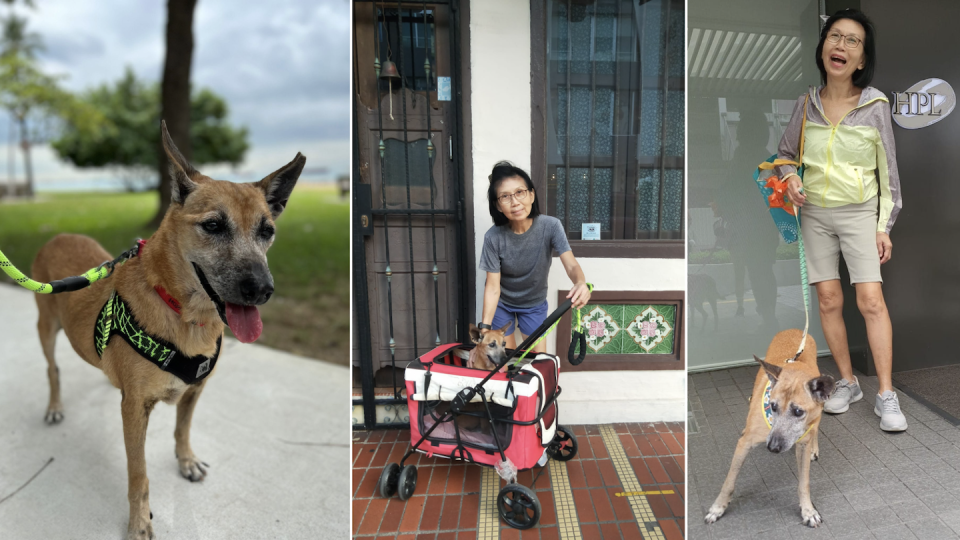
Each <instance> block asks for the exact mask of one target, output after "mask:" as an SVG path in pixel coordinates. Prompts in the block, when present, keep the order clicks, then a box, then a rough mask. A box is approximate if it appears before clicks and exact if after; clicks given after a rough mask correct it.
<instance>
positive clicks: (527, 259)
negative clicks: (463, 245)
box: [480, 214, 570, 308]
mask: <svg viewBox="0 0 960 540" xmlns="http://www.w3.org/2000/svg"><path fill="white" fill-rule="evenodd" d="M554 250H556V252H557V253H560V254H562V253H566V252H567V251H570V242H567V235H566V234H565V233H564V231H563V224H562V223H560V220H559V219H557V218H555V217H553V216H545V215H542V214H541V215H539V216H537V217H535V218H533V225H531V226H530V228H529V229H527V232H525V233H523V234H516V233H514V232H513V231H512V230H511V229H510V226H509V225H503V226H499V227H498V226H496V225H494V226H493V227H490V229H489V230H488V231H487V232H486V234H484V235H483V252H482V253H481V254H480V269H481V270H483V271H485V272H493V273H498V272H499V273H500V300H501V301H502V302H503V303H504V304H506V305H508V306H511V307H515V308H529V307H534V306H537V305H540V304H542V303H543V301H544V300H546V299H547V275H548V274H549V272H550V263H551V262H552V261H553V251H554Z"/></svg>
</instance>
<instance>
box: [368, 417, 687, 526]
mask: <svg viewBox="0 0 960 540" xmlns="http://www.w3.org/2000/svg"><path fill="white" fill-rule="evenodd" d="M570 428H571V429H572V430H573V433H574V434H575V435H576V437H577V443H578V446H579V451H578V454H577V456H576V457H575V458H573V459H572V460H570V461H567V462H560V461H554V460H550V462H549V464H548V465H547V466H546V467H543V468H537V469H534V470H533V471H524V472H521V473H520V475H519V477H518V482H519V483H521V484H523V485H525V486H528V487H531V488H532V489H534V491H535V492H536V494H537V498H538V499H539V500H540V505H541V508H542V514H541V518H540V523H539V525H538V526H536V527H533V528H531V529H528V530H526V531H522V532H521V531H518V530H516V529H512V528H510V527H509V526H507V525H506V523H504V522H503V521H502V520H501V519H500V516H499V515H498V514H497V510H496V498H497V494H498V492H499V490H500V488H501V487H502V486H504V485H506V484H505V482H503V481H502V480H500V479H499V477H498V476H497V473H496V472H495V471H494V470H493V469H492V468H490V467H482V466H480V465H472V464H465V463H463V462H459V461H458V462H453V463H451V462H450V461H449V460H448V459H444V458H438V457H433V458H428V457H426V456H425V455H423V454H419V453H418V454H416V455H415V456H412V457H411V458H410V459H409V460H408V461H407V463H408V464H409V463H413V464H415V465H416V466H417V474H418V478H417V488H416V492H415V494H414V496H413V497H411V498H410V499H409V500H407V501H401V500H400V499H399V498H398V497H396V496H394V497H392V498H390V499H383V498H381V497H380V495H379V494H377V493H376V486H377V481H378V480H379V478H380V473H381V472H382V471H383V467H384V466H385V465H386V464H387V463H393V462H399V461H400V458H401V457H403V453H404V452H405V451H406V450H407V449H408V448H409V446H410V432H409V430H402V431H401V430H379V431H358V432H355V433H354V444H353V497H354V499H353V532H354V535H355V537H356V538H363V539H371V538H376V539H387V538H390V539H396V540H465V539H474V538H482V539H484V540H486V539H497V538H504V539H507V538H509V539H521V538H522V539H525V540H526V539H541V540H548V539H551V540H552V539H564V540H569V539H574V538H586V539H589V540H594V539H599V538H602V539H604V540H610V539H628V540H633V539H640V538H641V530H642V531H643V532H642V538H645V539H658V540H683V532H682V531H683V529H684V499H685V498H686V492H685V486H684V472H683V466H684V457H683V454H684V439H685V437H684V434H683V424H682V423H670V424H664V423H657V424H612V425H600V426H597V425H589V426H570ZM641 527H642V529H641Z"/></svg>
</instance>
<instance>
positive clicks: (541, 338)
mask: <svg viewBox="0 0 960 540" xmlns="http://www.w3.org/2000/svg"><path fill="white" fill-rule="evenodd" d="M587 289H588V290H589V291H590V292H591V293H592V292H593V284H592V283H587ZM576 312H577V328H579V327H580V326H581V325H582V322H581V320H580V308H576ZM558 324H560V319H557V322H555V323H553V325H551V326H550V328H548V329H547V331H546V332H544V333H543V335H542V336H540V338H539V339H537V340H536V341H534V342H533V344H532V345H530V347H528V348H527V350H525V351H523V354H521V355H520V356H519V357H517V359H516V360H514V361H513V363H512V364H510V367H512V368H515V367H517V366H518V365H519V364H520V362H521V361H522V360H523V358H524V357H525V356H527V353H529V352H530V351H532V350H533V349H534V348H535V347H536V346H537V344H538V343H540V342H541V341H543V338H545V337H547V336H548V335H550V333H551V332H553V331H554V330H556V329H557V325H558ZM574 332H575V333H576V331H574ZM584 343H586V338H584ZM568 360H569V358H568ZM580 362H583V359H582V358H581V359H580V361H579V362H577V364H579V363H580ZM571 363H572V362H571ZM577 364H573V365H577Z"/></svg>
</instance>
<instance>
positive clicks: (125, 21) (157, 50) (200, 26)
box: [0, 0, 350, 188]
mask: <svg viewBox="0 0 960 540" xmlns="http://www.w3.org/2000/svg"><path fill="white" fill-rule="evenodd" d="M36 4H37V8H36V9H34V10H29V9H25V8H20V9H18V12H19V13H21V14H24V15H26V16H27V17H29V19H30V22H29V25H28V28H29V29H32V30H33V31H35V32H38V33H39V34H40V35H41V37H42V39H43V41H44V43H45V44H46V51H45V52H43V53H41V56H40V62H41V66H42V67H43V68H44V69H45V70H46V71H47V72H48V73H57V74H62V75H66V76H67V79H66V81H65V82H64V84H65V86H67V87H68V88H69V89H70V90H72V91H82V90H84V89H87V88H90V87H94V86H97V85H100V84H102V83H107V82H110V83H112V82H113V81H116V80H117V79H119V78H120V77H121V76H122V74H123V71H124V69H125V67H126V66H131V67H132V68H133V70H134V71H135V72H136V74H137V76H138V77H139V78H142V79H146V80H150V81H159V80H160V78H161V76H162V72H163V62H164V30H165V25H166V4H167V2H166V1H165V0H97V1H96V2H77V1H76V0H36ZM349 20H350V18H349V3H348V0H284V1H283V2H263V1H262V0H198V2H197V8H196V12H195V15H194V25H193V31H194V56H193V72H192V80H193V84H194V86H195V87H197V86H201V87H208V88H210V89H212V90H213V91H215V92H216V93H218V94H220V95H221V96H223V97H225V98H226V100H227V102H228V104H229V107H230V120H231V122H232V123H233V124H234V125H237V124H239V125H244V126H247V127H248V128H249V130H250V142H251V143H252V144H251V146H252V147H251V150H250V151H249V152H248V153H247V159H246V161H245V163H244V164H243V166H242V167H241V168H240V171H239V172H238V176H239V178H246V177H249V179H254V177H256V178H259V177H262V176H263V175H265V174H267V173H269V172H271V171H272V170H274V169H276V168H277V167H279V166H281V165H283V164H285V163H286V162H288V161H289V160H290V159H292V158H293V156H294V155H295V154H296V152H297V151H301V152H303V153H304V155H306V156H307V160H308V161H307V167H308V169H311V170H313V171H314V173H315V174H316V171H317V169H321V168H323V169H327V171H328V174H330V175H336V174H341V173H347V172H348V171H349V119H350V117H349V114H348V111H349V80H348V77H349V54H350V48H349V26H348V25H349ZM0 118H2V117H0ZM3 120H4V121H3V122H0V142H3V143H5V142H6V140H7V129H6V126H5V124H8V121H6V119H5V118H4V119H3ZM35 155H36V176H37V179H38V185H39V187H41V188H42V187H43V184H44V183H45V182H56V183H58V184H59V183H62V182H63V181H68V180H73V179H83V178H88V179H89V178H96V177H105V176H109V175H110V174H111V173H110V172H108V171H102V170H100V171H80V170H77V169H75V168H73V167H72V166H69V165H66V164H63V163H61V162H58V160H57V159H56V157H55V155H54V154H53V152H51V151H50V150H49V148H48V147H40V148H37V151H36V153H35ZM6 159H7V152H0V171H3V172H4V173H5V171H6V170H7V163H6ZM16 162H17V168H18V169H17V170H18V171H21V170H22V161H21V158H20V156H19V155H18V156H17V161H16ZM208 171H209V169H207V170H203V172H207V173H208V174H210V173H209V172H208ZM212 172H214V173H217V172H219V173H221V174H220V177H224V176H233V175H232V174H230V173H228V172H227V170H217V169H214V170H213V171H212ZM3 176H4V177H5V176H6V175H5V174H3ZM211 176H215V175H214V174H211Z"/></svg>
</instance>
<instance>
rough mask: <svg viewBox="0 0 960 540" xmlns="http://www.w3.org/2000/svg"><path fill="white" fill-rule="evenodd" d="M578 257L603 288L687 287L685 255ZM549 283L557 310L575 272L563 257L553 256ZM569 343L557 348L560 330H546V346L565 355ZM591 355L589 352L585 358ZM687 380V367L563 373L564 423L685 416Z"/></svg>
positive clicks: (549, 294) (597, 286) (674, 419)
mask: <svg viewBox="0 0 960 540" xmlns="http://www.w3.org/2000/svg"><path fill="white" fill-rule="evenodd" d="M577 262H579V263H580V267H581V268H583V275H584V276H586V278H587V282H588V283H593V285H594V287H595V290H599V291H638V290H639V291H682V290H685V289H686V287H687V266H686V263H685V261H684V260H683V259H586V258H582V259H577ZM547 283H548V285H547V286H548V291H547V302H549V304H550V308H549V311H553V310H554V309H556V308H557V291H558V290H567V289H569V288H570V278H568V277H567V274H566V272H564V270H563V265H562V264H560V259H559V258H554V259H553V264H552V265H551V266H550V277H549V278H548V281H547ZM569 346H570V343H569V342H566V343H561V346H560V347H559V353H558V352H557V349H558V347H557V333H556V332H554V333H552V334H550V335H549V336H547V351H548V352H550V353H553V354H560V357H561V358H564V357H565V355H566V354H567V348H568V347H569ZM590 358H591V356H590V355H589V354H587V359H586V362H589V361H590ZM593 358H598V357H597V356H594V357H593ZM564 364H565V362H564ZM561 369H562V366H561ZM686 385H687V377H686V372H685V371H684V370H682V369H679V370H663V371H588V372H571V373H563V375H562V376H561V377H560V386H561V387H562V388H563V395H562V396H561V398H560V399H561V408H562V409H563V413H562V414H563V416H562V417H561V418H562V419H563V422H564V423H565V424H598V423H599V424H606V423H609V422H656V421H664V422H682V421H684V420H685V419H686V411H687V407H686V402H687V401H686V399H687V386H686Z"/></svg>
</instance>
